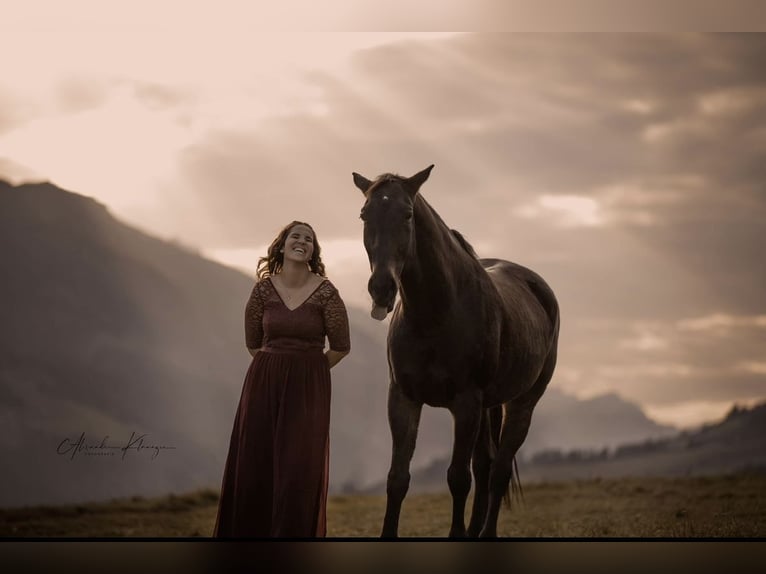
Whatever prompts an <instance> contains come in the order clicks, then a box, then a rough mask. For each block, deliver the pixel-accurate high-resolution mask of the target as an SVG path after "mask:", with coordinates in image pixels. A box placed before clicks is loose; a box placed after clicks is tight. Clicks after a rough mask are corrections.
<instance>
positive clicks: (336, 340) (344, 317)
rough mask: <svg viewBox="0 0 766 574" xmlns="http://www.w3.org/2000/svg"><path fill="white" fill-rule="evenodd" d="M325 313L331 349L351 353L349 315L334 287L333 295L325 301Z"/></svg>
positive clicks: (326, 329) (325, 323)
mask: <svg viewBox="0 0 766 574" xmlns="http://www.w3.org/2000/svg"><path fill="white" fill-rule="evenodd" d="M328 283H329V282H328ZM323 312H324V325H325V331H326V332H327V340H328V341H329V343H330V349H332V350H333V351H340V352H348V351H350V350H351V337H350V335H349V329H348V313H347V312H346V305H345V304H344V303H343V299H341V298H340V293H338V290H337V289H336V288H335V287H334V286H332V293H331V294H330V296H329V297H328V298H327V300H326V301H325V304H324V306H323Z"/></svg>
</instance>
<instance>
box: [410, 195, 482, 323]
mask: <svg viewBox="0 0 766 574" xmlns="http://www.w3.org/2000/svg"><path fill="white" fill-rule="evenodd" d="M419 207H420V209H416V213H415V218H416V222H415V244H414V248H413V251H412V252H411V254H410V258H409V259H408V260H407V263H406V264H405V266H404V269H403V270H402V274H401V297H402V302H403V304H404V306H405V312H408V313H409V314H410V315H413V314H415V315H417V316H420V317H422V318H424V319H428V320H431V318H432V317H433V316H434V315H441V314H443V313H444V312H446V310H447V309H449V308H450V306H451V304H452V303H453V302H454V301H455V300H456V299H457V298H459V297H460V293H459V291H458V289H459V286H460V284H461V283H463V281H461V279H462V278H464V277H465V276H467V275H468V274H470V273H475V270H474V269H472V268H471V264H470V261H471V260H472V259H473V257H472V256H470V255H469V254H468V253H467V252H466V251H465V250H464V249H463V248H462V246H460V245H459V244H458V242H457V241H456V240H455V239H454V238H453V236H452V232H451V231H450V230H449V228H447V227H446V226H445V225H444V224H443V223H442V222H441V221H440V220H438V218H437V217H435V214H434V212H433V211H432V210H431V208H430V207H426V206H425V205H421V206H419Z"/></svg>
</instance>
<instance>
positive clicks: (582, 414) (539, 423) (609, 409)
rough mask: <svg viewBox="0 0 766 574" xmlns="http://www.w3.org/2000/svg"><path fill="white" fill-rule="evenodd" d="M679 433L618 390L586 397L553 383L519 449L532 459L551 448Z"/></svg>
mask: <svg viewBox="0 0 766 574" xmlns="http://www.w3.org/2000/svg"><path fill="white" fill-rule="evenodd" d="M554 377H555V375H554ZM677 433H678V430H677V429H676V428H674V427H670V426H666V425H660V424H658V423H656V422H654V421H653V420H651V419H650V418H648V417H647V416H646V415H645V414H644V412H643V411H642V410H641V408H640V407H639V406H638V405H636V404H635V403H631V402H630V401H627V400H625V399H623V398H621V397H619V396H618V395H616V394H614V393H607V394H603V395H599V396H595V397H592V398H589V399H584V400H582V399H577V398H575V397H574V396H572V395H569V394H567V393H564V392H562V391H560V390H559V389H557V388H556V387H555V386H554V384H552V385H551V386H550V387H549V388H548V389H547V390H546V391H545V394H544V395H543V396H542V398H541V399H540V402H539V403H538V404H537V407H535V412H534V414H533V415H532V424H531V426H530V429H529V434H528V436H527V439H526V441H524V445H523V446H522V448H521V450H520V451H519V452H520V457H521V458H528V457H529V456H532V455H534V454H535V453H536V452H538V451H541V450H546V449H551V448H556V449H561V450H575V449H602V448H614V447H616V446H618V445H621V444H625V443H630V442H634V441H640V440H644V439H647V438H660V437H667V436H672V435H675V434H677Z"/></svg>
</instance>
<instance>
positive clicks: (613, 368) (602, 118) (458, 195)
mask: <svg viewBox="0 0 766 574" xmlns="http://www.w3.org/2000/svg"><path fill="white" fill-rule="evenodd" d="M86 4H87V8H88V9H85V8H82V9H75V8H73V7H72V6H73V3H67V4H66V5H67V8H66V9H60V10H59V11H58V12H56V11H55V9H54V10H53V11H50V10H48V11H46V12H45V16H40V14H39V12H38V13H35V12H34V11H33V9H31V8H26V7H27V6H30V5H29V4H23V3H19V5H18V8H17V9H15V10H13V11H12V14H13V18H12V19H11V21H10V22H9V23H7V24H5V25H4V26H3V28H4V30H3V35H2V38H0V70H2V75H1V76H0V177H3V178H5V179H8V180H11V181H13V182H16V183H18V182H21V181H25V180H30V179H31V180H39V179H49V180H51V181H53V182H54V183H56V184H58V185H60V186H62V187H64V188H66V189H70V190H73V191H77V192H79V193H82V194H84V195H89V196H92V197H94V198H96V199H98V200H99V201H101V202H102V203H104V204H106V205H107V206H108V208H109V209H110V210H111V211H112V213H113V214H115V215H116V216H117V217H119V218H121V219H123V220H124V221H126V222H128V223H130V224H132V225H135V226H137V227H139V228H141V229H144V230H146V231H147V232H149V233H151V234H154V235H156V236H159V237H163V238H167V239H173V240H176V241H180V242H182V243H184V244H186V245H189V246H193V247H195V248H198V249H199V250H200V251H201V252H202V253H204V254H206V255H207V256H209V257H211V258H214V259H217V260H219V261H222V262H225V263H227V264H231V265H235V266H238V267H240V268H242V269H245V270H246V271H248V272H252V271H253V270H254V267H255V264H256V261H257V257H258V256H259V255H261V254H262V253H263V252H264V251H265V246H266V245H267V244H268V243H269V242H270V241H271V239H272V238H273V236H274V235H275V233H276V232H277V231H278V230H279V229H280V228H281V226H282V225H284V224H285V223H286V222H288V221H290V220H293V219H303V220H308V221H310V222H312V223H313V224H314V226H315V228H316V230H317V233H318V236H319V239H320V241H321V244H322V247H323V253H324V255H325V261H326V263H327V267H328V272H329V275H330V277H331V278H332V279H333V280H334V282H335V283H336V285H338V287H339V289H340V290H341V293H342V294H343V295H344V297H345V298H346V300H347V301H348V302H349V303H351V304H357V305H360V306H364V307H368V306H369V300H368V297H367V295H366V293H365V284H366V281H367V275H368V272H369V267H368V265H367V261H366V256H365V253H364V249H363V247H362V244H361V222H360V221H359V219H358V215H359V210H360V208H361V204H362V196H361V194H360V193H359V191H358V190H357V189H356V188H355V187H354V186H353V183H352V179H351V172H352V171H358V172H360V173H362V174H364V175H366V176H367V177H368V178H371V179H372V178H374V177H375V176H376V175H378V174H380V173H383V172H388V171H391V172H398V173H401V174H402V175H411V174H413V173H415V172H417V171H419V170H421V169H423V168H424V167H426V166H428V165H429V164H431V163H434V164H436V167H435V169H434V171H433V172H432V174H431V178H430V180H429V181H428V182H427V183H426V184H425V186H424V187H423V188H422V192H423V194H424V195H425V197H426V198H427V199H428V201H429V202H430V203H431V204H432V205H433V206H434V207H435V208H436V209H437V211H439V212H440V214H441V215H442V217H443V218H444V219H445V221H446V222H447V223H448V224H450V225H451V226H452V227H454V228H456V229H459V230H460V231H461V232H463V234H464V235H465V236H466V237H467V238H468V239H469V241H471V242H472V243H473V245H474V246H475V248H476V250H477V251H478V252H479V254H480V255H482V256H491V257H501V258H505V259H510V260H512V261H516V262H518V263H521V264H524V265H527V266H529V267H531V268H533V269H535V270H536V271H538V272H539V273H541V274H542V275H543V276H544V277H545V278H546V279H547V280H548V282H549V283H550V284H551V286H552V287H553V289H554V291H555V292H556V293H557V295H558V297H559V300H560V304H561V308H562V337H561V351H560V359H559V367H558V371H557V373H556V375H555V376H554V384H555V385H556V386H558V387H559V388H561V389H563V390H566V391H569V392H572V393H575V394H577V395H579V396H582V397H587V396H593V395H596V394H600V393H603V392H616V393H618V394H620V395H621V396H623V397H625V398H627V399H630V400H633V401H636V402H638V403H640V404H641V405H642V406H643V407H644V409H645V411H646V412H647V414H649V415H650V416H652V417H653V418H655V419H656V420H658V421H660V422H665V423H671V424H676V425H691V424H696V423H699V422H702V421H707V420H713V419H716V418H717V417H720V416H722V415H723V414H724V413H725V412H726V411H727V410H728V409H729V408H730V406H731V405H732V404H733V403H735V402H737V403H740V404H742V403H747V402H753V401H755V400H758V399H762V398H766V353H765V352H764V350H766V344H765V343H766V297H764V295H766V288H765V287H764V286H765V285H766V258H764V256H763V252H762V251H763V245H764V244H765V242H764V240H765V239H766V184H765V183H764V182H766V122H765V121H764V119H765V118H766V68H765V67H764V66H763V62H764V61H765V60H766V35H763V34H750V35H715V34H712V35H704V34H703V35H700V34H681V33H676V32H670V33H664V34H550V33H549V34H518V33H514V34H492V33H427V34H421V33H340V32H309V31H285V30H278V31H270V30H268V28H266V27H264V26H260V27H258V26H255V27H253V26H252V22H253V21H257V19H258V17H259V13H257V12H237V13H236V14H233V15H231V14H230V15H228V16H227V17H226V18H224V17H223V16H222V15H221V14H220V12H217V11H216V12H214V11H212V9H208V10H207V11H206V10H205V9H202V8H195V9H194V10H192V11H191V12H189V11H188V8H187V7H186V4H185V3H179V4H177V5H176V4H174V3H170V2H167V3H162V8H161V9H155V10H153V11H152V12H151V17H148V16H149V14H148V13H147V11H146V10H138V9H136V10H130V9H127V8H126V9H124V10H123V11H122V12H120V13H117V14H115V13H114V11H112V12H110V13H106V12H104V11H99V8H98V6H100V5H101V4H99V3H96V4H92V3H86ZM56 5H57V4H52V5H51V6H56ZM83 6H85V5H83ZM126 6H128V5H127V4H126ZM242 10H244V8H242ZM180 12H183V13H184V14H186V20H184V21H183V22H179V19H178V14H179V13H180Z"/></svg>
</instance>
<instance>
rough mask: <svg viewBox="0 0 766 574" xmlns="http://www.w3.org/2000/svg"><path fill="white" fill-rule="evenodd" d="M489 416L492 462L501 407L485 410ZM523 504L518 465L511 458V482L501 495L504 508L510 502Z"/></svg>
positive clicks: (499, 424)
mask: <svg viewBox="0 0 766 574" xmlns="http://www.w3.org/2000/svg"><path fill="white" fill-rule="evenodd" d="M487 412H488V415H489V433H487V434H489V456H490V459H492V460H493V461H494V460H495V458H496V457H497V450H498V448H499V445H500V431H501V429H502V423H503V407H502V405H497V406H495V407H490V408H489V409H487ZM512 499H515V500H516V501H517V502H520V501H521V502H523V500H524V490H523V489H522V488H521V479H520V478H519V465H518V463H517V462H516V457H515V456H514V457H513V469H512V471H511V480H510V483H509V484H508V486H507V487H506V489H505V492H504V493H503V502H505V505H506V507H508V508H510V507H511V500H512Z"/></svg>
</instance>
